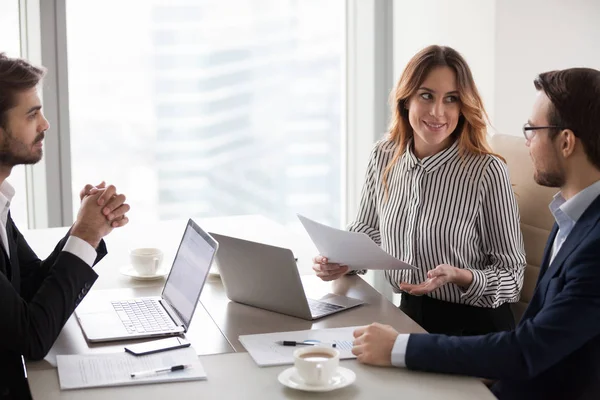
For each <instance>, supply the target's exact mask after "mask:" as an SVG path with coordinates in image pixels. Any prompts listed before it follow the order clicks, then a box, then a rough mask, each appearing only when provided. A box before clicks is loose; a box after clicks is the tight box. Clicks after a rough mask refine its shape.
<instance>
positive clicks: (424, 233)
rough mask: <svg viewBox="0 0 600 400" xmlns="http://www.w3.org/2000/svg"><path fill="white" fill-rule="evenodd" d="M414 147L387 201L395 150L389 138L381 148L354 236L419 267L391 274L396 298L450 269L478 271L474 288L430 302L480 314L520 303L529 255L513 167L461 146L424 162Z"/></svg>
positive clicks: (442, 292)
mask: <svg viewBox="0 0 600 400" xmlns="http://www.w3.org/2000/svg"><path fill="white" fill-rule="evenodd" d="M411 147H412V145H409V146H408V149H407V150H406V151H405V153H404V154H403V155H402V156H401V157H400V158H399V159H398V162H397V163H396V165H394V167H393V168H392V169H391V170H390V172H389V174H388V178H387V181H388V191H389V192H388V196H387V198H386V194H385V188H384V185H383V172H384V170H385V168H386V167H387V165H388V163H389V162H390V161H391V160H392V159H393V156H394V151H395V146H394V143H393V142H391V141H390V140H387V139H383V140H380V141H379V142H377V143H376V145H375V147H374V148H373V151H372V152H371V157H370V160H369V164H368V167H367V175H366V179H365V184H364V186H363V189H362V193H361V200H360V206H359V211H358V215H357V218H356V220H355V221H354V222H353V223H351V224H350V225H349V227H348V230H350V231H354V232H364V233H365V234H367V235H369V236H370V237H371V239H372V240H373V241H375V242H376V243H377V244H378V245H380V246H381V247H382V248H383V249H384V250H385V251H386V252H388V253H390V254H391V255H393V256H394V257H396V258H398V259H400V260H402V261H404V262H407V263H409V264H412V265H414V266H416V267H417V268H418V269H417V270H414V271H385V276H386V278H387V279H388V280H389V282H390V284H391V285H392V288H393V289H394V292H397V293H398V292H400V288H399V285H400V283H401V282H407V283H421V282H423V281H425V280H426V279H427V272H428V271H430V270H432V269H434V268H435V267H436V266H438V265H440V264H450V265H452V266H454V267H457V268H465V269H469V270H471V272H472V273H473V282H472V284H471V285H470V286H469V288H467V289H462V288H460V287H459V286H457V285H455V284H453V283H451V284H447V285H444V286H442V287H440V288H438V289H436V290H434V291H433V292H431V293H430V294H429V296H430V297H432V298H434V299H438V300H445V301H449V302H452V303H460V304H467V305H472V306H478V307H498V306H499V305H501V304H503V303H506V302H508V303H513V302H517V301H518V300H519V294H520V291H521V287H522V286H523V274H524V271H525V265H526V263H525V250H524V245H523V237H522V234H521V230H520V227H519V212H518V208H517V203H516V200H515V197H514V194H513V191H512V188H511V184H510V180H509V177H508V170H507V167H506V165H505V164H504V163H503V162H502V161H501V160H500V159H498V158H497V157H495V156H492V155H475V154H464V155H461V154H459V148H458V142H455V143H454V144H452V146H450V147H449V148H447V149H445V150H443V151H441V152H439V153H437V154H434V155H433V156H430V157H425V158H423V159H421V160H419V159H418V158H417V157H416V156H415V155H414V153H413V152H412V150H411Z"/></svg>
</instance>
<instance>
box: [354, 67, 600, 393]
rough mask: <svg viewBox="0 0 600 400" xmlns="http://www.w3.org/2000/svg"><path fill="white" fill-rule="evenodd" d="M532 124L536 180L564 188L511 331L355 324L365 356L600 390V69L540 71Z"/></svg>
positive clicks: (508, 386)
mask: <svg viewBox="0 0 600 400" xmlns="http://www.w3.org/2000/svg"><path fill="white" fill-rule="evenodd" d="M534 84H535V88H536V89H537V91H538V97H537V100H536V102H535V104H534V107H533V112H532V114H531V118H530V120H529V121H528V122H527V123H526V124H525V125H524V127H523V134H524V135H525V138H526V139H527V142H526V143H527V146H528V147H529V152H530V156H531V159H532V161H533V166H534V171H535V172H534V178H535V181H536V182H537V183H538V184H540V185H543V186H550V187H557V188H560V192H559V193H558V194H556V196H555V197H554V199H553V201H552V203H551V204H550V210H551V212H552V214H553V215H554V218H555V220H556V224H555V225H554V227H553V229H552V232H551V233H550V236H549V238H548V243H547V245H546V250H545V252H544V259H543V261H542V266H541V270H540V276H539V278H538V282H537V286H536V289H535V292H534V295H533V298H532V299H531V302H530V303H529V306H528V308H527V310H526V311H525V314H524V316H523V318H522V320H521V321H520V323H519V324H518V326H517V327H516V328H515V329H514V330H513V331H510V332H499V333H493V334H488V335H483V336H471V337H452V336H445V335H429V334H411V335H405V334H398V332H396V331H395V330H394V329H393V328H392V327H389V326H384V325H381V324H372V325H370V326H368V327H364V328H360V329H357V330H356V332H355V333H354V336H355V337H356V340H355V342H354V349H353V352H354V354H356V355H357V356H358V360H359V361H360V362H364V363H366V364H374V365H381V366H391V365H394V366H397V367H406V368H409V369H415V370H422V371H431V372H440V373H451V374H461V375H470V376H477V377H482V378H488V379H492V380H497V382H496V383H495V384H494V385H493V386H492V391H493V392H494V394H496V396H498V397H499V398H501V399H600V71H597V70H594V69H588V68H573V69H567V70H562V71H552V72H546V73H543V74H541V75H540V76H539V77H538V78H537V79H536V80H535V82H534Z"/></svg>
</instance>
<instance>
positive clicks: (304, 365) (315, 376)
mask: <svg viewBox="0 0 600 400" xmlns="http://www.w3.org/2000/svg"><path fill="white" fill-rule="evenodd" d="M339 365H340V352H339V351H337V350H336V349H334V348H332V347H325V346H310V347H304V348H300V349H298V350H296V351H294V366H295V367H296V370H297V371H298V375H300V378H302V379H303V380H304V382H306V384H307V385H326V384H328V383H329V381H330V380H331V378H333V376H334V375H335V373H336V372H337V370H338V367H339Z"/></svg>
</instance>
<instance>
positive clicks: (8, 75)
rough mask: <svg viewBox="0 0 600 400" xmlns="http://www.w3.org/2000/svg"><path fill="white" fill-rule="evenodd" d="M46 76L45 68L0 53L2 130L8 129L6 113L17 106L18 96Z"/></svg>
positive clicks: (0, 126) (0, 116)
mask: <svg viewBox="0 0 600 400" xmlns="http://www.w3.org/2000/svg"><path fill="white" fill-rule="evenodd" d="M45 74H46V69H45V68H43V67H35V66H33V65H31V64H30V63H29V62H27V61H25V60H23V59H20V58H10V57H7V56H6V54H4V53H0V128H4V129H6V123H7V121H6V112H7V111H8V110H10V109H11V108H13V107H14V106H15V105H16V104H15V103H16V100H15V97H16V94H17V93H18V92H20V91H23V90H27V89H31V88H33V87H36V86H37V85H38V83H40V81H41V80H42V78H43V77H44V75H45Z"/></svg>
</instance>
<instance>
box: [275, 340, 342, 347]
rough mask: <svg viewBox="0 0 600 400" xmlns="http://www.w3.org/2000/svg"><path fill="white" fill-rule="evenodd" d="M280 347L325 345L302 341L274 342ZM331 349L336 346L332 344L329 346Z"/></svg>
mask: <svg viewBox="0 0 600 400" xmlns="http://www.w3.org/2000/svg"><path fill="white" fill-rule="evenodd" d="M275 343H277V344H278V345H280V346H318V345H324V344H327V343H321V342H309V341H304V342H296V341H295V340H280V341H278V342H275ZM331 347H336V344H335V343H333V344H332V345H331Z"/></svg>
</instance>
